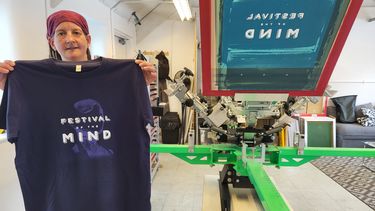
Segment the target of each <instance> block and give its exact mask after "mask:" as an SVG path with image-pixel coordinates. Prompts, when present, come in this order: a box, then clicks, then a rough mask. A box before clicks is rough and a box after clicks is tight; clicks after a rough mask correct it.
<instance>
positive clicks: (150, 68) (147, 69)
mask: <svg viewBox="0 0 375 211" xmlns="http://www.w3.org/2000/svg"><path fill="white" fill-rule="evenodd" d="M135 63H136V64H138V65H139V67H140V68H141V69H142V72H143V76H144V77H145V80H146V83H147V85H150V84H151V83H152V82H154V81H156V77H157V73H156V68H155V66H154V65H153V64H151V63H149V62H146V61H143V60H135Z"/></svg>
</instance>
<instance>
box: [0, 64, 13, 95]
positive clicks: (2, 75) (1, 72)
mask: <svg viewBox="0 0 375 211" xmlns="http://www.w3.org/2000/svg"><path fill="white" fill-rule="evenodd" d="M14 65H16V63H14V62H13V61H10V60H5V61H4V62H0V89H2V90H3V89H4V86H5V81H6V80H7V74H8V73H9V72H10V71H13V70H14V68H13V67H14Z"/></svg>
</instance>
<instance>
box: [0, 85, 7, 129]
mask: <svg viewBox="0 0 375 211" xmlns="http://www.w3.org/2000/svg"><path fill="white" fill-rule="evenodd" d="M7 105H8V80H7V81H6V83H5V87H4V92H3V96H2V99H1V104H0V129H6V122H7V121H6V115H7Z"/></svg>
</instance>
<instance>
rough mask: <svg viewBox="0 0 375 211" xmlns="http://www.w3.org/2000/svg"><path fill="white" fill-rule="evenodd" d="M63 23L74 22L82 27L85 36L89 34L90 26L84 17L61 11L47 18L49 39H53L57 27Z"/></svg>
mask: <svg viewBox="0 0 375 211" xmlns="http://www.w3.org/2000/svg"><path fill="white" fill-rule="evenodd" d="M62 22H72V23H74V24H76V25H78V26H79V27H81V29H82V31H83V33H85V35H88V34H89V26H88V24H87V21H86V19H85V18H84V17H83V16H82V15H80V14H78V13H76V12H73V11H69V10H60V11H58V12H55V13H52V14H51V15H50V16H48V18H47V39H48V38H50V37H53V35H54V34H55V30H56V27H57V26H58V25H59V24H60V23H62Z"/></svg>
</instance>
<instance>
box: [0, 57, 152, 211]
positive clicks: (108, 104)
mask: <svg viewBox="0 0 375 211" xmlns="http://www.w3.org/2000/svg"><path fill="white" fill-rule="evenodd" d="M77 65H81V66H77ZM79 69H81V72H77V71H79ZM6 86H7V87H6V89H5V93H4V97H7V99H6V100H3V103H4V104H3V105H1V108H2V109H3V111H0V114H3V112H4V110H6V116H4V115H1V116H0V119H1V121H0V122H4V119H5V117H6V128H7V135H8V140H9V141H10V142H12V143H15V145H16V158H15V164H16V169H17V173H18V177H19V180H20V184H21V189H22V194H23V198H24V202H25V208H26V210H28V211H47V210H48V211H67V210H69V211H82V210H90V211H108V210H111V211H125V210H141V211H143V210H145V211H149V210H151V205H150V191H151V186H150V168H149V167H150V166H149V165H150V164H149V163H150V162H149V135H148V133H147V131H146V129H145V126H146V125H147V124H149V123H150V124H151V123H152V113H151V108H150V101H149V97H148V91H147V87H146V83H145V80H144V77H143V74H142V71H141V70H140V69H139V67H138V65H137V64H135V63H134V60H113V59H105V58H99V59H97V60H93V61H85V62H78V63H77V62H75V63H71V62H61V61H56V60H52V59H46V60H41V61H17V62H16V66H15V70H14V71H13V72H12V73H11V74H9V76H8V80H7V84H6ZM6 101H7V102H6ZM5 103H7V105H5Z"/></svg>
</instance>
